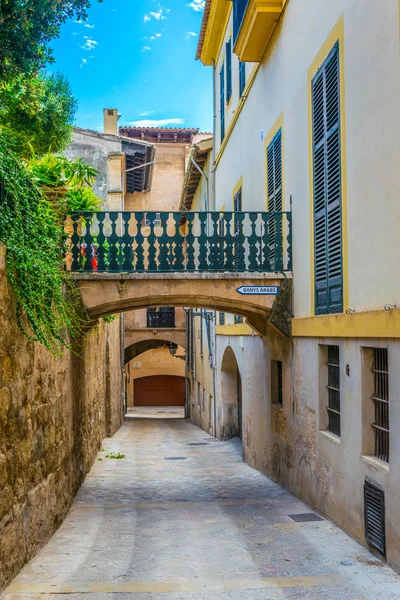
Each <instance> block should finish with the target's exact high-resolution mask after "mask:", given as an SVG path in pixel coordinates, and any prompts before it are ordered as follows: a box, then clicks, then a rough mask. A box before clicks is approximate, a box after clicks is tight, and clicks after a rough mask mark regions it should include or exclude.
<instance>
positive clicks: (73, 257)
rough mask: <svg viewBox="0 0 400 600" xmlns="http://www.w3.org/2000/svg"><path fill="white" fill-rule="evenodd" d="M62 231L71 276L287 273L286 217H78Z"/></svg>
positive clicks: (122, 214) (125, 214)
mask: <svg viewBox="0 0 400 600" xmlns="http://www.w3.org/2000/svg"><path fill="white" fill-rule="evenodd" d="M66 232H67V233H66V235H67V238H68V239H67V242H66V244H67V249H66V253H65V264H66V269H67V270H71V271H74V272H89V273H90V272H98V273H121V272H122V273H134V272H136V273H157V272H160V273H166V272H180V271H184V272H224V271H231V272H232V271H233V272H235V271H236V272H275V271H291V270H292V259H291V256H292V244H291V213H290V212H209V213H207V212H145V211H138V212H127V211H122V212H96V213H93V212H83V213H79V214H74V215H72V216H70V217H68V220H67V224H66Z"/></svg>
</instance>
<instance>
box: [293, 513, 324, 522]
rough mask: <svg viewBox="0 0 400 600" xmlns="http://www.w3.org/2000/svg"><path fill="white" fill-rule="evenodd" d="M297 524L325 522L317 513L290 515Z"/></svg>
mask: <svg viewBox="0 0 400 600" xmlns="http://www.w3.org/2000/svg"><path fill="white" fill-rule="evenodd" d="M288 517H290V518H291V519H293V521H296V523H309V522H311V521H323V518H322V517H320V516H319V515H316V514H315V513H300V514H298V515H288Z"/></svg>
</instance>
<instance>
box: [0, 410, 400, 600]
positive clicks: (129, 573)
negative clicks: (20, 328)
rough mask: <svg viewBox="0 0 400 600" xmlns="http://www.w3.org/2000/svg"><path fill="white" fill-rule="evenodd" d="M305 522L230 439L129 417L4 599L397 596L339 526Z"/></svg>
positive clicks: (299, 506) (388, 577)
mask: <svg viewBox="0 0 400 600" xmlns="http://www.w3.org/2000/svg"><path fill="white" fill-rule="evenodd" d="M110 451H113V452H121V453H122V454H125V458H121V459H119V460H118V459H111V458H106V455H107V453H108V452H110ZM310 513H312V511H311V510H310V508H309V507H308V506H306V505H305V504H303V503H302V502H300V501H299V500H297V499H296V498H295V497H293V496H292V495H290V494H289V493H288V492H287V491H285V490H283V489H282V488H281V487H279V486H278V485H277V484H276V483H274V482H272V481H271V480H269V479H268V478H266V477H264V476H263V475H261V474H260V473H258V472H257V471H255V470H253V469H251V468H250V467H248V466H247V465H245V464H244V463H242V461H241V454H240V445H238V443H237V442H234V441H233V442H225V443H222V442H218V441H215V440H213V439H212V438H210V437H208V436H207V434H205V433H204V432H203V431H201V430H200V429H198V428H197V427H195V426H193V425H191V424H190V423H188V422H187V421H183V420H175V421H174V420H142V421H140V420H131V421H128V422H126V423H125V424H124V426H123V427H122V428H121V429H120V431H119V432H118V433H117V434H116V435H115V436H114V437H113V438H112V439H109V440H106V441H105V443H104V450H103V451H102V452H100V454H99V460H98V461H97V462H96V464H95V465H94V467H93V469H92V470H91V472H90V474H89V475H88V477H87V479H86V481H85V483H84V484H83V486H82V488H81V490H80V492H79V494H78V496H77V498H76V499H75V501H74V504H73V506H72V508H71V511H70V513H69V515H68V517H67V518H66V520H65V522H64V524H63V525H62V526H61V528H60V529H59V530H58V531H57V533H56V534H55V535H54V536H53V538H52V539H51V541H50V542H49V543H48V544H47V546H45V548H43V550H42V551H41V552H40V553H39V554H38V556H37V557H36V558H35V559H34V560H32V561H31V562H30V563H29V564H28V565H27V566H26V567H25V568H24V569H23V570H22V572H21V573H20V574H19V576H18V577H17V578H16V579H15V580H14V581H13V582H12V583H11V585H10V586H9V587H8V589H7V590H6V591H5V592H4V593H3V595H2V596H1V598H2V599H3V600H35V599H37V600H39V599H40V600H129V599H133V598H135V599H136V598H137V599H139V600H153V599H154V600H164V599H165V600H269V599H271V600H275V599H287V600H303V599H309V600H328V599H329V600H377V599H379V600H394V599H400V576H398V575H396V574H395V573H394V572H393V571H392V570H391V569H389V568H388V567H386V566H385V565H383V564H382V563H381V562H380V561H378V560H377V559H376V558H375V557H373V556H372V555H371V554H370V553H369V552H368V551H367V550H365V549H364V548H363V547H362V546H360V545H359V544H357V543H356V542H354V541H353V540H352V539H350V538H349V537H348V536H347V535H345V534H344V533H343V532H342V531H341V530H340V529H338V528H337V527H336V526H334V525H333V524H332V523H330V522H329V521H327V520H325V519H322V520H317V521H306V522H301V521H300V522H296V520H295V519H293V517H292V516H293V515H304V514H310ZM314 514H315V513H314Z"/></svg>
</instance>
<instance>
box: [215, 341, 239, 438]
mask: <svg viewBox="0 0 400 600" xmlns="http://www.w3.org/2000/svg"><path fill="white" fill-rule="evenodd" d="M219 417H220V418H219V423H218V425H219V438H220V439H222V440H228V439H230V438H233V437H239V438H240V439H242V380H241V376H240V371H239V367H238V363H237V360H236V356H235V353H234V351H233V350H232V348H231V347H230V346H228V347H227V348H226V350H225V352H224V355H223V357H222V362H221V406H220V415H219Z"/></svg>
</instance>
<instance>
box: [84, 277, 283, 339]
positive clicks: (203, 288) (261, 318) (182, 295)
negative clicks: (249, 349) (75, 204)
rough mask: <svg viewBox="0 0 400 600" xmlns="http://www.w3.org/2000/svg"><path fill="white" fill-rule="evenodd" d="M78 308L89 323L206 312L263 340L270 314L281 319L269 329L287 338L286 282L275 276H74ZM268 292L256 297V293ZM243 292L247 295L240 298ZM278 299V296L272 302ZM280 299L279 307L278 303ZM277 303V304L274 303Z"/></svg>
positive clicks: (243, 294)
mask: <svg viewBox="0 0 400 600" xmlns="http://www.w3.org/2000/svg"><path fill="white" fill-rule="evenodd" d="M73 277H74V279H76V280H77V281H78V285H79V288H80V292H81V296H82V300H83V303H84V305H85V307H86V309H87V311H88V314H89V316H90V317H91V318H92V319H98V318H100V317H103V316H106V315H108V314H110V313H115V312H126V311H130V310H138V309H143V308H150V307H154V306H158V307H162V306H175V307H187V308H198V307H202V308H206V309H209V310H219V311H222V312H226V313H231V314H235V315H240V316H242V317H244V318H245V319H246V320H247V322H248V323H249V325H250V326H251V327H252V328H253V329H254V330H255V331H257V333H259V334H260V335H265V334H266V330H267V321H268V320H269V319H270V318H271V316H272V315H273V312H274V311H275V310H279V312H280V313H282V314H281V316H280V318H279V319H276V318H275V319H274V325H276V326H277V327H278V328H279V329H281V330H282V331H283V332H284V333H286V330H287V326H286V325H285V324H287V321H288V319H289V317H288V314H289V313H288V314H286V312H287V310H286V309H287V305H288V302H289V299H290V292H289V291H288V294H287V297H286V291H285V290H286V289H287V287H288V286H289V290H290V284H289V281H288V279H287V276H286V275H285V274H282V273H274V274H273V277H272V278H271V277H268V276H265V275H263V274H260V273H250V274H242V276H241V274H239V273H203V274H199V273H188V274H186V276H185V277H184V278H183V277H182V276H181V275H179V274H171V273H170V274H168V273H153V274H152V275H148V274H141V273H136V274H118V275H113V274H109V273H98V274H85V273H76V274H74V276H73ZM261 288H262V289H264V290H265V289H266V290H269V291H267V292H260V291H259V290H260V289H261ZM243 289H245V290H247V291H245V292H244V293H243ZM277 294H278V296H277ZM281 295H282V301H281V302H280V301H279V298H280V296H281ZM277 298H278V300H277Z"/></svg>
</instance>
